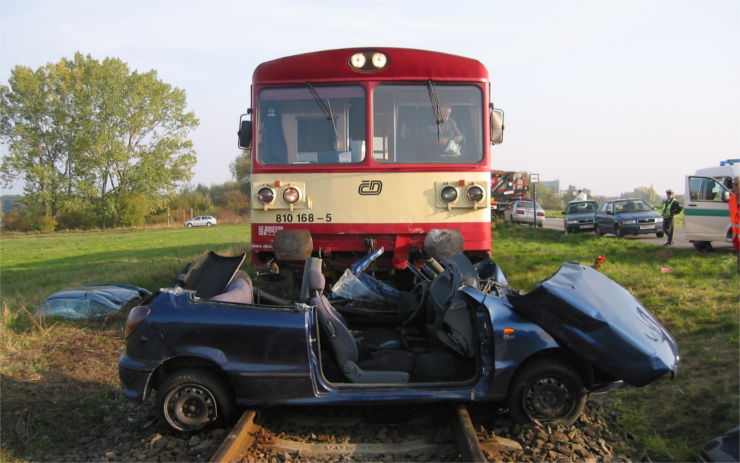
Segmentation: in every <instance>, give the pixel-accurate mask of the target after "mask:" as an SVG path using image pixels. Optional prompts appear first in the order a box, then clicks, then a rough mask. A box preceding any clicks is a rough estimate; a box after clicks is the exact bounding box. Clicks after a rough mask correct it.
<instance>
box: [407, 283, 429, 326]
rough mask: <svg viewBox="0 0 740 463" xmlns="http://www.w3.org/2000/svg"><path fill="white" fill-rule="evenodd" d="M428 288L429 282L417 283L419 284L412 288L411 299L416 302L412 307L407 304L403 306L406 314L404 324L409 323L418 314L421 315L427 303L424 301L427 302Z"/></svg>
mask: <svg viewBox="0 0 740 463" xmlns="http://www.w3.org/2000/svg"><path fill="white" fill-rule="evenodd" d="M428 289H429V285H428V284H424V283H417V285H416V286H414V289H412V290H411V297H410V298H409V299H410V300H413V301H415V304H414V305H412V306H411V307H410V308H409V307H407V306H405V305H404V306H403V307H402V309H401V310H402V312H403V315H404V317H403V324H404V325H408V324H409V323H411V322H412V321H413V320H414V319H415V318H416V316H417V315H419V313H420V312H421V309H422V308H423V307H424V305H425V304H424V303H425V302H426V298H427V291H428Z"/></svg>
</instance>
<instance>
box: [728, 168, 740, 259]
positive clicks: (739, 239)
mask: <svg viewBox="0 0 740 463" xmlns="http://www.w3.org/2000/svg"><path fill="white" fill-rule="evenodd" d="M730 223H731V224H732V246H733V247H734V248H735V251H740V177H735V178H734V179H733V180H732V194H731V195H730Z"/></svg>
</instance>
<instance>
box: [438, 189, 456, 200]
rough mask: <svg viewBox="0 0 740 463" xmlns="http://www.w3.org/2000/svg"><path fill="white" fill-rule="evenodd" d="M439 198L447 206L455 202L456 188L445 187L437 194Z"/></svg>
mask: <svg viewBox="0 0 740 463" xmlns="http://www.w3.org/2000/svg"><path fill="white" fill-rule="evenodd" d="M439 197H440V198H441V199H442V201H443V202H445V203H447V204H449V203H452V202H454V201H455V200H457V188H455V187H454V186H446V187H444V188H442V190H441V191H440V192H439Z"/></svg>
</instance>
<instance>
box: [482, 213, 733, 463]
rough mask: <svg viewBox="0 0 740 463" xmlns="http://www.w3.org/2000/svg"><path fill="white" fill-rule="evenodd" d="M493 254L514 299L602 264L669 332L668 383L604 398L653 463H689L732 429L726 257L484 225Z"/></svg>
mask: <svg viewBox="0 0 740 463" xmlns="http://www.w3.org/2000/svg"><path fill="white" fill-rule="evenodd" d="M493 254H494V259H495V260H496V261H497V262H498V263H499V265H501V267H502V268H503V270H504V272H505V273H506V275H507V278H508V279H509V283H510V285H511V286H512V287H515V288H517V289H521V290H530V289H532V288H533V287H534V285H535V284H536V283H537V282H539V281H540V280H542V279H544V278H546V277H547V276H549V275H551V274H552V273H554V272H555V271H556V270H557V269H558V268H559V266H560V264H561V263H562V262H563V261H575V262H581V263H584V264H593V262H594V260H595V259H596V257H597V256H598V255H602V254H603V255H605V256H606V261H605V262H604V264H603V266H602V267H601V269H600V270H601V271H602V272H603V273H604V274H606V275H607V276H609V277H610V278H612V279H613V280H615V281H616V282H618V283H619V284H621V285H622V286H624V287H625V288H627V289H628V290H629V291H631V292H632V294H634V295H635V296H636V297H637V298H638V299H639V300H640V301H641V302H642V303H643V305H645V306H646V307H647V308H648V309H649V310H650V311H652V312H653V313H654V314H655V315H656V316H657V317H658V318H659V319H660V320H661V321H662V322H663V323H664V324H665V325H666V326H667V327H668V328H669V330H670V331H671V333H672V334H673V335H674V337H675V338H676V340H677V342H678V346H679V350H680V355H681V364H680V367H679V371H678V375H677V376H676V378H675V379H674V380H670V379H669V378H663V379H661V380H659V381H657V382H656V383H653V384H651V385H648V386H646V387H644V388H625V389H622V390H621V391H619V392H618V393H616V394H615V395H614V397H616V399H617V403H618V404H619V405H618V409H619V413H620V416H621V423H622V425H623V426H624V427H625V428H626V430H627V431H629V432H631V433H632V434H634V435H636V436H638V438H639V439H640V442H641V445H642V446H644V447H645V448H646V450H647V451H648V452H649V454H650V456H651V458H652V459H653V460H654V461H695V460H696V459H697V456H698V451H699V447H700V446H701V445H702V444H703V443H705V442H707V441H708V440H710V439H712V438H713V437H715V436H717V435H719V434H721V433H723V432H724V431H726V430H728V429H729V428H731V427H733V426H737V425H738V422H739V421H740V417H739V413H738V407H740V403H739V401H738V396H739V395H740V393H739V390H740V381H738V378H739V375H740V367H739V366H738V365H739V363H738V362H739V354H740V348H739V331H738V317H739V316H740V305H739V304H740V303H739V302H738V301H739V299H738V298H739V294H738V293H739V292H740V285H739V283H738V276H737V273H736V272H737V260H736V256H734V255H732V254H729V253H719V252H718V253H698V252H696V251H694V250H693V249H676V248H664V247H658V246H654V245H650V244H643V243H640V242H639V240H629V239H615V238H613V237H601V238H599V237H595V236H593V235H590V234H568V235H564V234H563V233H562V232H557V231H554V230H543V229H537V230H533V229H531V228H528V227H520V226H510V225H508V224H495V225H494V233H493ZM663 268H666V269H671V272H670V273H664V272H662V271H661V269H663Z"/></svg>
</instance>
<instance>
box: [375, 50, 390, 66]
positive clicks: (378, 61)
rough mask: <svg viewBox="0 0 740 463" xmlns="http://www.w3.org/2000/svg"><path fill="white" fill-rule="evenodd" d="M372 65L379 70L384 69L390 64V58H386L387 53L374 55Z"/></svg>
mask: <svg viewBox="0 0 740 463" xmlns="http://www.w3.org/2000/svg"><path fill="white" fill-rule="evenodd" d="M372 63H373V66H375V67H376V68H377V69H383V68H384V67H385V65H386V64H388V57H387V56H385V53H380V52H378V53H373V57H372Z"/></svg>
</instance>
